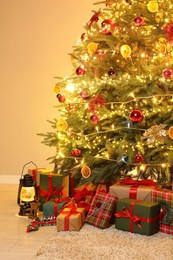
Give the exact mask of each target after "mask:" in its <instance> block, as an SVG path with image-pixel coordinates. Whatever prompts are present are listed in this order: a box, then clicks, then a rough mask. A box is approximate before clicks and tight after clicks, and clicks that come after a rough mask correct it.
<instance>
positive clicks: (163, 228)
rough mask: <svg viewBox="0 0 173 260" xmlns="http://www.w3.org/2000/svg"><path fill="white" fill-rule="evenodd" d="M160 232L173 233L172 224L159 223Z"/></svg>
mask: <svg viewBox="0 0 173 260" xmlns="http://www.w3.org/2000/svg"><path fill="white" fill-rule="evenodd" d="M160 232H162V233H166V234H170V235H173V225H164V224H160Z"/></svg>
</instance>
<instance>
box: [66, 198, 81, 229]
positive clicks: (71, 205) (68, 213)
mask: <svg viewBox="0 0 173 260" xmlns="http://www.w3.org/2000/svg"><path fill="white" fill-rule="evenodd" d="M68 207H69V210H68V211H62V212H61V214H63V215H65V217H64V231H68V230H69V226H70V225H69V224H70V223H69V219H70V216H71V215H73V214H79V215H80V217H81V220H82V221H83V218H82V217H83V215H82V212H79V211H77V207H76V205H75V203H73V202H70V203H69V204H68Z"/></svg>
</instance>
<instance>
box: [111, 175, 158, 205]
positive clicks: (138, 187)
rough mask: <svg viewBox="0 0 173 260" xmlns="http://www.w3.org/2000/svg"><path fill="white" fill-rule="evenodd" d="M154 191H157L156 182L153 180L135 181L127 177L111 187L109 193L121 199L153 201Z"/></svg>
mask: <svg viewBox="0 0 173 260" xmlns="http://www.w3.org/2000/svg"><path fill="white" fill-rule="evenodd" d="M153 189H156V182H154V181H153V180H152V179H150V180H141V181H135V180H133V179H131V178H129V177H127V178H125V180H124V181H122V182H118V183H115V184H113V185H111V186H110V189H109V193H110V194H112V195H114V196H116V197H118V198H119V199H123V198H130V199H138V200H145V201H151V192H152V190H153Z"/></svg>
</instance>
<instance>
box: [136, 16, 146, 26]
mask: <svg viewBox="0 0 173 260" xmlns="http://www.w3.org/2000/svg"><path fill="white" fill-rule="evenodd" d="M134 23H135V25H136V26H141V25H143V24H144V18H143V17H142V16H137V17H135V19H134Z"/></svg>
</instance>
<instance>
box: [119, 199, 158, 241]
mask: <svg viewBox="0 0 173 260" xmlns="http://www.w3.org/2000/svg"><path fill="white" fill-rule="evenodd" d="M115 216H116V219H115V227H116V228H117V229H119V230H123V231H130V232H131V233H137V234H141V235H147V236H150V235H153V234H155V233H157V232H158V231H159V217H160V205H159V204H157V203H153V202H149V201H143V200H135V199H129V198H127V199H126V198H125V199H119V200H117V205H116V213H115Z"/></svg>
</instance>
